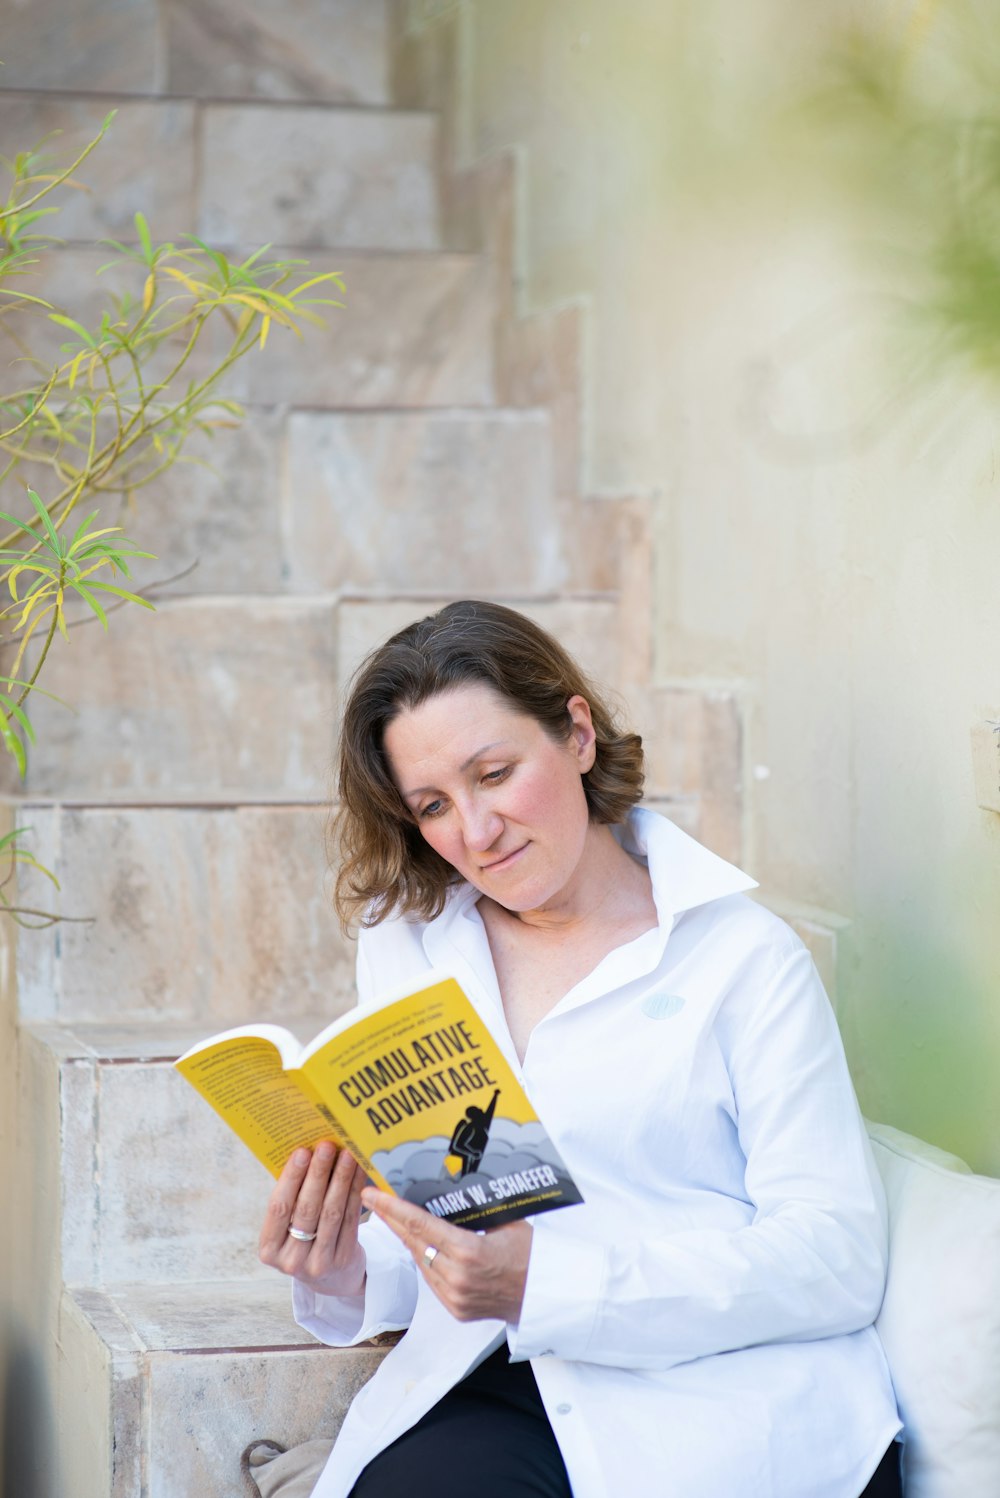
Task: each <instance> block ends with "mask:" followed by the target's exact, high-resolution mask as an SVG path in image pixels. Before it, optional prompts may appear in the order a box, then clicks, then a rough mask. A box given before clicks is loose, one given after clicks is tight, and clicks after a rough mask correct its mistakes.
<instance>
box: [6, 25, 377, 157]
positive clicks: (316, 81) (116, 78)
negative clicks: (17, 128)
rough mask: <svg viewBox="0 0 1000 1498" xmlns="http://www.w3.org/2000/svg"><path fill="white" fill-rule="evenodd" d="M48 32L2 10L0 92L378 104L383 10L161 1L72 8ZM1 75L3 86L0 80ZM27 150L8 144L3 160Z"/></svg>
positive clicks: (24, 144) (42, 27) (45, 26)
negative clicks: (5, 63)
mask: <svg viewBox="0 0 1000 1498" xmlns="http://www.w3.org/2000/svg"><path fill="white" fill-rule="evenodd" d="M57 15H58V42H59V45H58V46H54V45H53V27H52V26H51V25H39V23H38V16H37V14H36V13H34V12H33V11H32V10H31V9H30V7H26V6H21V5H11V6H7V7H6V9H5V14H4V53H5V56H6V57H7V58H8V59H9V60H10V66H9V67H7V68H4V69H3V72H2V73H0V80H2V81H0V89H8V88H13V87H15V86H16V87H18V88H21V89H53V90H59V91H62V90H63V89H71V90H83V91H85V92H88V93H100V92H102V91H112V92H118V93H133V94H134V93H155V92H156V91H157V90H158V89H162V90H164V91H165V92H166V93H168V94H206V93H207V94H210V95H212V96H213V97H216V98H228V97H230V96H231V95H238V96H239V97H241V98H247V97H255V96H260V97H267V98H282V99H285V98H291V99H313V98H319V99H339V100H345V101H353V102H361V103H370V104H381V103H385V101H386V99H387V96H388V84H389V51H388V45H389V38H388V23H389V13H388V0H319V3H315V4H305V5H303V4H296V5H286V6H282V7H281V8H280V10H279V9H278V7H276V6H274V5H273V4H271V3H270V0H170V3H169V4H166V5H159V6H156V5H125V6H122V5H112V6H109V5H108V3H107V0H73V4H72V5H67V6H63V7H62V9H61V10H59V11H58V13H57ZM8 74H9V75H10V76H6V75H8ZM29 144H30V142H19V143H17V144H8V145H7V147H6V149H7V150H8V151H10V153H11V154H13V153H14V151H15V150H17V149H20V148H21V146H22V145H23V146H27V145H29Z"/></svg>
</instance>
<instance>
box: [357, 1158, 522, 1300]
mask: <svg viewBox="0 0 1000 1498" xmlns="http://www.w3.org/2000/svg"><path fill="white" fill-rule="evenodd" d="M361 1200H362V1203H363V1205H364V1206H366V1207H370V1208H371V1210H372V1211H373V1212H374V1213H375V1215H376V1217H380V1218H381V1219H382V1221H383V1222H384V1223H385V1225H386V1226H387V1227H389V1228H391V1229H392V1231H393V1232H394V1233H395V1234H396V1237H397V1238H399V1240H400V1241H401V1242H402V1243H404V1244H405V1245H406V1247H407V1248H408V1249H409V1251H410V1253H411V1254H412V1255H413V1262H414V1263H415V1264H416V1266H417V1268H418V1269H419V1270H420V1272H421V1273H422V1274H423V1276H424V1279H425V1280H426V1281H427V1283H428V1284H429V1285H430V1287H431V1289H432V1290H433V1291H434V1294H435V1295H436V1296H437V1298H438V1300H439V1301H440V1302H441V1304H442V1305H443V1306H444V1308H445V1310H447V1311H450V1312H451V1314H452V1315H453V1316H454V1317H455V1319H456V1320H457V1321H483V1320H495V1321H506V1322H509V1323H510V1325H511V1326H516V1325H517V1322H518V1320H519V1319H520V1315H521V1304H522V1302H523V1300H524V1287H525V1283H526V1282H527V1278H528V1258H529V1256H530V1254H531V1232H532V1229H531V1224H530V1223H527V1222H512V1223H508V1224H506V1225H505V1226H504V1227H500V1228H490V1229H488V1231H487V1232H485V1233H470V1232H469V1230H468V1228H457V1227H455V1226H454V1225H453V1224H452V1223H450V1222H442V1221H441V1219H440V1218H439V1217H434V1216H433V1215H432V1214H431V1213H430V1212H425V1211H424V1210H423V1208H422V1207H416V1206H414V1205H413V1203H412V1202H404V1201H402V1200H401V1199H400V1198H399V1197H397V1196H388V1195H387V1194H386V1193H385V1192H383V1191H376V1190H375V1188H374V1187H373V1186H368V1187H366V1188H365V1190H364V1191H363V1193H362V1196H361ZM428 1248H432V1249H436V1250H437V1252H436V1253H434V1254H431V1255H430V1257H429V1258H428V1257H427V1255H426V1254H425V1250H426V1249H428Z"/></svg>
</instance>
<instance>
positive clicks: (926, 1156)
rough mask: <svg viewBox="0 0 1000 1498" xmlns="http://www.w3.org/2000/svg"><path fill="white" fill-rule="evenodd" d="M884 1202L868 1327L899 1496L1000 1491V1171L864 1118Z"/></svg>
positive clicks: (946, 1497) (955, 1497) (951, 1497)
mask: <svg viewBox="0 0 1000 1498" xmlns="http://www.w3.org/2000/svg"><path fill="white" fill-rule="evenodd" d="M868 1133H869V1135H870V1137H871V1140H872V1145H873V1148H874V1151H875V1159H876V1161H877V1162H878V1167H879V1171H880V1172H881V1175H882V1180H883V1182H884V1183H885V1191H886V1196H887V1198H888V1203H889V1280H888V1285H887V1287H886V1293H885V1301H884V1302H883V1305H882V1310H881V1312H880V1314H879V1317H878V1320H877V1321H876V1323H875V1325H876V1327H877V1329H878V1333H879V1336H880V1337H881V1339H882V1343H883V1346H884V1347H885V1351H886V1356H887V1358H888V1360H889V1368H890V1370H891V1372H892V1379H893V1385H894V1387H895V1390H896V1398H897V1400H898V1402H899V1413H900V1417H901V1419H902V1420H903V1422H904V1425H905V1430H904V1437H905V1445H904V1449H903V1450H904V1454H903V1473H904V1490H905V1493H906V1498H962V1495H965V1494H969V1495H970V1498H971V1495H976V1498H978V1495H980V1494H981V1495H983V1498H986V1495H992V1494H1000V1180H992V1179H990V1178H989V1177H987V1176H978V1175H973V1174H972V1172H971V1171H970V1170H969V1167H968V1166H967V1165H965V1164H964V1163H963V1162H962V1161H961V1160H959V1159H958V1158H957V1157H956V1156H955V1155H947V1154H945V1153H944V1151H943V1150H939V1149H935V1148H934V1146H933V1145H930V1144H924V1143H923V1141H922V1140H920V1139H914V1138H913V1137H912V1135H910V1134H902V1133H900V1132H899V1130H898V1129H891V1128H889V1127H888V1126H887V1125H885V1124H869V1125H868Z"/></svg>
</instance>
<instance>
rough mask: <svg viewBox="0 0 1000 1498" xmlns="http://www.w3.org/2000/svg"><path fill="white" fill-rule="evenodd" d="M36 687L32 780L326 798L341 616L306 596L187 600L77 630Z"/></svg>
mask: <svg viewBox="0 0 1000 1498" xmlns="http://www.w3.org/2000/svg"><path fill="white" fill-rule="evenodd" d="M59 643H60V645H61V648H58V649H53V650H52V652H51V653H50V656H49V659H48V661H47V662H46V670H45V680H44V685H45V687H46V689H47V690H48V691H49V692H52V693H55V694H56V696H58V697H60V698H61V699H62V700H63V702H68V703H70V704H71V706H72V707H74V708H75V709H76V710H77V712H76V714H74V713H72V712H68V711H67V710H66V708H65V707H64V706H61V705H60V704H59V703H55V702H51V701H50V700H48V699H47V698H44V697H36V698H32V704H33V707H32V717H33V721H34V724H35V728H36V731H37V735H38V743H37V745H36V746H34V747H33V748H32V750H31V754H30V758H29V765H28V774H27V789H28V792H29V794H33V795H38V796H41V797H43V798H46V799H47V798H49V797H58V798H60V799H70V800H86V799H91V798H94V797H97V798H98V799H100V800H106V801H128V800H134V799H136V798H139V799H140V800H141V799H156V800H160V801H163V800H166V801H189V800H190V801H216V802H223V803H227V802H237V801H246V800H261V801H287V802H295V801H313V800H323V799H324V797H325V794H326V789H327V786H328V783H329V773H330V772H329V766H330V762H331V756H332V737H333V723H332V716H331V705H332V701H333V697H334V664H335V658H336V657H335V648H336V647H335V641H334V614H333V608H332V606H331V605H330V604H329V603H326V602H323V601H311V600H295V599H287V600H285V599H270V598H255V599H249V598H248V599H206V600H201V599H176V600H171V601H168V602H166V603H162V604H160V606H159V608H158V610H157V612H156V613H155V614H152V613H149V612H147V611H146V610H140V609H139V608H137V607H135V606H134V605H133V606H132V611H131V614H130V616H129V617H128V618H127V620H123V619H122V618H121V617H117V618H113V619H112V620H111V627H110V629H109V632H108V634H107V635H105V634H104V633H103V632H102V631H101V629H100V627H99V626H97V625H89V624H88V625H83V626H81V627H80V628H79V629H71V632H70V638H69V641H68V642H66V641H60V642H59Z"/></svg>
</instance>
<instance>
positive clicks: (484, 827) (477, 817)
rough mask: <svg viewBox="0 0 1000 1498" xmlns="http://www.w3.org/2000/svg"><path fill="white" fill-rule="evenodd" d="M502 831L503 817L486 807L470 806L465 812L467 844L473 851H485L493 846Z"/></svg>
mask: <svg viewBox="0 0 1000 1498" xmlns="http://www.w3.org/2000/svg"><path fill="white" fill-rule="evenodd" d="M502 831H503V818H502V817H500V816H499V815H498V814H497V813H496V812H495V811H489V810H487V808H486V807H477V806H470V807H469V808H468V809H467V810H466V811H465V813H464V814H463V817H462V832H463V835H464V837H465V845H466V847H467V848H470V849H471V850H472V851H473V852H476V853H483V852H485V851H486V849H487V848H492V846H493V844H494V843H495V842H496V840H497V838H498V837H499V836H500V834H501V832H502Z"/></svg>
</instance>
